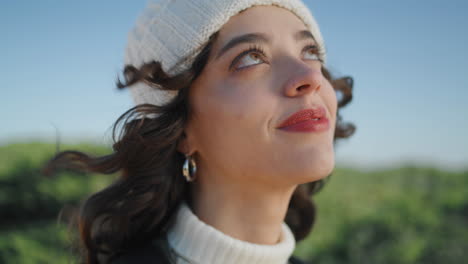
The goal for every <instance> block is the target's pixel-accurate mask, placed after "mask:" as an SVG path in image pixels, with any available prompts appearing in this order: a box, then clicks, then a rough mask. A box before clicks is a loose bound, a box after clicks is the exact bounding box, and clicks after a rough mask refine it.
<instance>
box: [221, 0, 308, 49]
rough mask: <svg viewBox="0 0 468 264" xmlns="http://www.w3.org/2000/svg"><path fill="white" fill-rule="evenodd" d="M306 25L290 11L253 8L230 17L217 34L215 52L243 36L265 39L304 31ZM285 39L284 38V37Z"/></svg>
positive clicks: (279, 8) (264, 7) (268, 7)
mask: <svg viewBox="0 0 468 264" xmlns="http://www.w3.org/2000/svg"><path fill="white" fill-rule="evenodd" d="M306 29H307V27H306V25H305V24H304V23H303V22H302V20H300V19H299V18H298V17H297V16H296V15H295V14H293V13H292V12H291V11H289V10H286V9H284V8H281V7H277V6H254V7H251V8H249V9H246V10H243V11H242V12H241V13H239V14H237V15H235V16H233V17H231V18H230V19H229V20H228V22H227V23H226V24H224V25H223V26H222V27H221V29H220V30H219V32H218V36H217V41H216V44H215V46H214V48H215V49H216V50H218V49H220V48H221V47H223V46H224V45H226V44H227V42H229V41H230V40H231V39H233V38H236V37H239V36H241V35H245V34H259V35H263V36H266V37H267V38H275V36H276V35H280V34H289V35H291V37H292V36H293V35H294V33H296V32H298V31H301V30H306ZM285 37H286V36H285Z"/></svg>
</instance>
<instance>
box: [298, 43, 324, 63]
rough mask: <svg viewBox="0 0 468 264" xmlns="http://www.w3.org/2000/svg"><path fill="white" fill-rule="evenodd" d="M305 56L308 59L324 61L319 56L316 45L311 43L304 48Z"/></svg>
mask: <svg viewBox="0 0 468 264" xmlns="http://www.w3.org/2000/svg"><path fill="white" fill-rule="evenodd" d="M303 53H304V58H305V59H307V60H318V61H322V60H321V59H320V57H319V53H320V52H319V50H318V48H317V46H315V45H309V46H306V47H304V49H303Z"/></svg>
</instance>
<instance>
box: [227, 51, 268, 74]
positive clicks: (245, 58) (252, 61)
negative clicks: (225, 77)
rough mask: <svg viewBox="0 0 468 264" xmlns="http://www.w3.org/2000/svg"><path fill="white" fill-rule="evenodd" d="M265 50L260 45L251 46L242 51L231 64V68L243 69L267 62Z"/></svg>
mask: <svg viewBox="0 0 468 264" xmlns="http://www.w3.org/2000/svg"><path fill="white" fill-rule="evenodd" d="M264 58H265V52H264V51H263V50H262V49H261V48H260V47H256V46H255V47H250V48H248V49H247V50H245V51H243V52H241V53H240V54H239V55H238V56H237V57H236V58H235V59H234V60H233V61H232V63H231V65H230V66H229V69H230V70H233V71H237V70H242V69H243V68H247V67H250V66H254V65H257V64H261V63H263V62H265V60H264Z"/></svg>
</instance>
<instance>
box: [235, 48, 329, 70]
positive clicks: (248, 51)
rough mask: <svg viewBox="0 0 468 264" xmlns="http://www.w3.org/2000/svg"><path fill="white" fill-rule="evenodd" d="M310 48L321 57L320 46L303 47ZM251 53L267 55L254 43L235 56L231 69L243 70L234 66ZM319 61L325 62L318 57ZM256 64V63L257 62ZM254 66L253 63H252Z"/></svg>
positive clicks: (304, 49)
mask: <svg viewBox="0 0 468 264" xmlns="http://www.w3.org/2000/svg"><path fill="white" fill-rule="evenodd" d="M308 50H313V51H314V54H316V55H317V56H318V57H320V55H321V52H320V51H319V49H318V47H317V46H316V45H307V46H305V47H304V48H303V49H302V52H301V53H303V52H306V51H308ZM250 53H258V54H259V55H261V57H265V51H264V50H263V49H262V47H260V46H258V45H256V44H254V45H251V46H250V47H248V48H247V49H245V50H244V51H242V52H241V53H240V54H239V55H238V56H237V57H236V58H234V60H233V61H232V62H231V64H230V65H229V70H232V71H241V70H243V69H244V68H240V69H233V67H234V66H235V65H236V64H237V63H238V62H239V61H240V60H241V59H242V58H244V56H246V55H248V54H250ZM318 61H320V62H323V61H322V59H320V58H319V59H318ZM255 65H256V64H255ZM252 66H253V65H252ZM248 67H250V66H246V67H245V68H248Z"/></svg>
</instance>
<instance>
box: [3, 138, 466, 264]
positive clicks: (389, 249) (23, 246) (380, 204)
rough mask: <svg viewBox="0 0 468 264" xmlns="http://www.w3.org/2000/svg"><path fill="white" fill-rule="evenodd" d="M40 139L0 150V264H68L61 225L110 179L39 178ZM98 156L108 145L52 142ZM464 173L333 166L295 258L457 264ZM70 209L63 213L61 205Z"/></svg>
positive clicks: (43, 147)
mask: <svg viewBox="0 0 468 264" xmlns="http://www.w3.org/2000/svg"><path fill="white" fill-rule="evenodd" d="M55 148H56V147H55V145H53V144H46V143H21V144H20V143H17V144H10V145H6V146H2V147H0V212H1V217H0V263H24V264H28V263H75V261H73V257H72V254H71V249H70V248H71V247H70V240H71V239H72V236H71V235H70V232H69V231H68V227H67V224H66V219H67V218H68V215H69V212H71V211H72V210H71V209H72V208H75V207H76V206H77V205H78V204H79V202H80V200H81V199H83V198H85V197H86V196H87V195H89V194H90V193H92V192H94V191H96V190H99V189H101V188H103V187H105V186H106V185H107V184H108V183H109V181H111V179H112V177H113V176H105V175H86V174H80V173H72V172H61V173H59V174H57V175H56V176H54V177H52V178H51V177H46V176H43V175H41V173H40V168H41V166H42V165H43V164H44V162H45V161H46V160H47V159H49V158H50V157H51V156H52V155H53V154H54V153H55V151H56V149H55ZM61 149H62V150H65V149H78V150H82V151H86V152H88V153H92V154H96V155H100V154H105V153H108V152H109V149H108V148H105V147H101V146H95V145H90V144H80V145H67V146H61ZM467 187H468V171H466V170H465V171H459V172H451V171H450V172H449V171H441V170H438V169H435V168H427V167H418V166H405V167H401V168H394V169H388V170H375V171H358V170H352V169H346V168H337V169H336V170H335V172H334V173H333V175H332V176H331V178H330V181H328V183H327V185H326V186H325V187H324V188H323V190H322V191H321V192H319V193H318V194H317V195H316V196H314V201H315V203H316V205H317V207H318V218H317V221H316V223H315V225H314V228H313V230H312V233H311V234H310V235H309V237H308V238H307V239H306V240H304V241H302V242H300V243H299V244H298V247H297V249H296V252H295V254H296V255H298V256H300V257H301V258H303V259H306V260H308V261H310V263H313V264H315V263H319V264H338V263H340V264H345V263H346V264H358V263H359V264H366V263H369V264H370V263H374V264H375V263H382V264H385V263H392V264H395V263H400V264H405V263H412V264H413V263H421V264H422V263H424V264H428V263H443V264H451V263H453V264H455V263H456V264H459V263H466V262H464V261H466V259H468V188H467ZM70 208H71V209H70Z"/></svg>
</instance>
